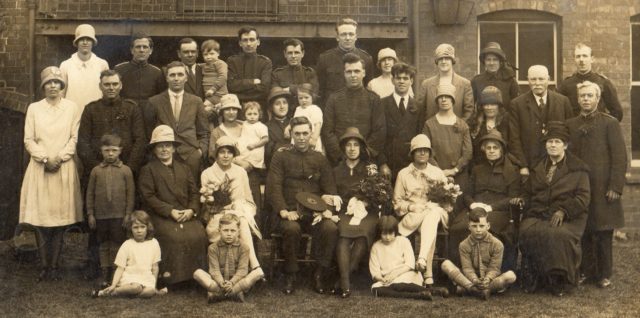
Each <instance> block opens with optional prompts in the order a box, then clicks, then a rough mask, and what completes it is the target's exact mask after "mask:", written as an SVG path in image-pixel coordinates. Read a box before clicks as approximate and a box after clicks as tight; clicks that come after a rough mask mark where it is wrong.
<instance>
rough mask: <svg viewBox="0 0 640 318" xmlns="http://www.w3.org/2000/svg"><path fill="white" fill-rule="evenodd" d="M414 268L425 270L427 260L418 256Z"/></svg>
mask: <svg viewBox="0 0 640 318" xmlns="http://www.w3.org/2000/svg"><path fill="white" fill-rule="evenodd" d="M416 270H417V271H418V272H422V273H424V271H426V270H427V260H426V259H424V258H422V257H421V258H418V260H417V261H416ZM432 284H433V283H432Z"/></svg>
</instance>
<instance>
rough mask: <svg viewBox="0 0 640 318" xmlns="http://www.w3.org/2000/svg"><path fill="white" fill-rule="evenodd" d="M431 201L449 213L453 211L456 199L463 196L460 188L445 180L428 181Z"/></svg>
mask: <svg viewBox="0 0 640 318" xmlns="http://www.w3.org/2000/svg"><path fill="white" fill-rule="evenodd" d="M427 185H428V187H429V192H428V193H427V198H428V199H429V201H431V202H434V203H437V204H439V205H440V206H441V207H442V208H443V209H445V210H446V211H447V212H449V213H451V211H453V205H454V204H455V202H456V199H457V198H458V197H459V196H460V195H461V194H462V191H461V190H460V186H459V185H457V184H455V183H452V182H449V181H443V180H436V179H431V178H429V179H427Z"/></svg>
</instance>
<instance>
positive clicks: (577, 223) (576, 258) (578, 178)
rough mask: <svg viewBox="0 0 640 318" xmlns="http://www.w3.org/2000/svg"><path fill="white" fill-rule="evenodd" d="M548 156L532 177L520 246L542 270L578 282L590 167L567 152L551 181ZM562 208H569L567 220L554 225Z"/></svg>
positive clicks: (588, 193)
mask: <svg viewBox="0 0 640 318" xmlns="http://www.w3.org/2000/svg"><path fill="white" fill-rule="evenodd" d="M548 160H549V159H548V157H545V158H543V160H541V161H540V162H539V163H538V164H537V165H536V166H535V167H534V168H533V170H532V171H531V175H530V177H529V187H528V189H527V194H526V195H525V201H526V202H527V207H526V212H525V214H524V219H523V220H522V223H521V224H520V249H521V251H522V254H523V255H524V256H525V257H526V258H527V259H528V260H529V261H530V262H532V266H533V268H534V269H535V270H536V272H538V273H539V274H544V275H547V274H549V273H550V272H551V271H553V272H555V273H557V274H560V273H563V274H565V275H566V277H565V278H566V280H567V282H569V283H571V284H575V283H576V282H577V280H576V278H577V275H578V271H577V270H578V267H579V266H580V259H581V256H582V252H581V248H580V239H581V237H582V233H583V232H584V229H585V225H586V222H587V208H588V206H589V201H590V199H591V191H590V187H589V168H588V167H587V164H586V163H584V162H583V161H582V160H580V159H579V158H578V157H576V156H574V155H572V154H571V153H569V152H566V153H565V159H564V162H563V163H560V165H559V167H558V168H557V170H556V172H555V174H554V176H553V179H552V180H551V183H548V182H547V179H546V175H547V172H546V165H547V161H548ZM558 210H562V211H564V212H565V218H564V222H563V223H562V225H561V226H559V227H551V226H550V223H549V220H550V219H551V216H552V215H553V214H554V213H555V212H556V211H558Z"/></svg>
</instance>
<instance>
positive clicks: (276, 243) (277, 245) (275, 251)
mask: <svg viewBox="0 0 640 318" xmlns="http://www.w3.org/2000/svg"><path fill="white" fill-rule="evenodd" d="M312 241H313V239H312V236H311V235H310V234H307V233H303V234H302V244H300V250H298V263H302V264H313V263H315V262H316V260H315V259H314V258H313V251H312V247H311V245H312ZM282 254H283V252H282V234H280V233H273V234H271V259H270V264H269V280H273V276H274V273H275V271H276V269H277V267H278V265H279V264H281V263H284V256H283V255H282Z"/></svg>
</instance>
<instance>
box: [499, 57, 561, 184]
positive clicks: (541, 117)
mask: <svg viewBox="0 0 640 318" xmlns="http://www.w3.org/2000/svg"><path fill="white" fill-rule="evenodd" d="M527 80H528V81H529V87H530V88H531V89H530V90H529V91H528V92H527V93H525V94H522V95H520V96H518V97H517V98H515V99H513V100H512V101H511V108H510V109H511V113H510V116H509V135H510V136H509V151H510V152H511V153H512V154H513V155H514V156H515V157H516V158H517V159H518V161H520V164H521V165H520V167H522V168H521V169H520V175H522V176H523V177H525V178H526V177H527V176H529V169H530V168H532V167H533V166H534V165H535V164H536V163H537V162H538V161H539V160H540V159H541V158H542V157H544V155H545V153H546V151H545V148H544V145H543V143H542V142H541V139H542V137H543V136H544V135H546V133H547V129H546V128H547V123H548V122H551V121H561V122H564V121H565V120H567V119H569V118H571V117H573V110H572V109H571V102H569V99H568V98H567V97H566V96H564V95H561V94H558V93H556V92H553V91H550V90H548V86H549V71H548V70H547V68H546V67H545V66H542V65H533V66H531V67H530V68H529V71H528V73H527Z"/></svg>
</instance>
